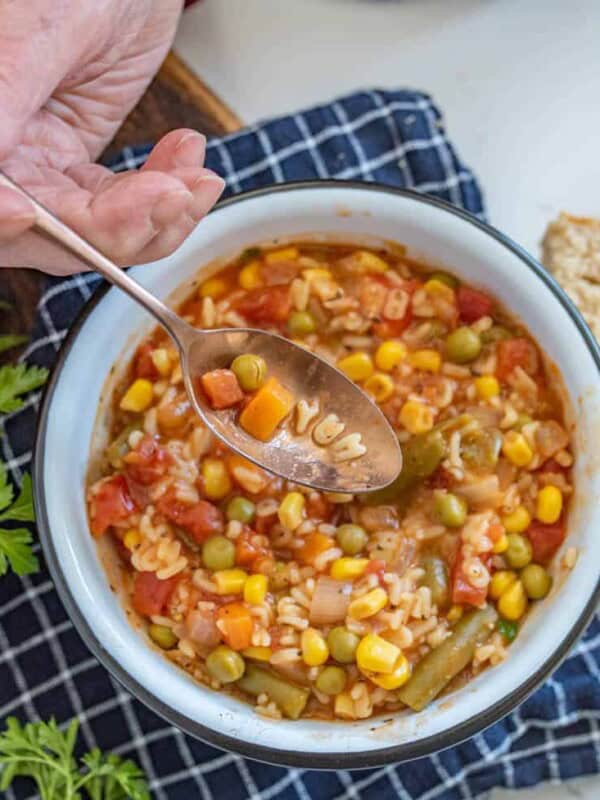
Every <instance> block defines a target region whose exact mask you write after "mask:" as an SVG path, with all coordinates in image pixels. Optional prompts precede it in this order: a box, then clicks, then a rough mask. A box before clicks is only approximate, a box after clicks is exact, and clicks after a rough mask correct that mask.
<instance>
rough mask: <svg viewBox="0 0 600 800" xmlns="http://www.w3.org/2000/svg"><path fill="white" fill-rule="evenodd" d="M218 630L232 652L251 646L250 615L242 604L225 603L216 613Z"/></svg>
mask: <svg viewBox="0 0 600 800" xmlns="http://www.w3.org/2000/svg"><path fill="white" fill-rule="evenodd" d="M217 623H218V628H219V630H220V631H221V633H222V634H223V638H224V639H225V642H226V643H227V644H228V645H229V647H231V649H232V650H245V649H246V648H247V647H250V645H251V644H252V628H253V622H252V615H251V614H250V612H249V611H248V609H247V608H246V606H245V605H243V603H227V604H226V605H224V606H221V608H220V609H219V610H218V611H217Z"/></svg>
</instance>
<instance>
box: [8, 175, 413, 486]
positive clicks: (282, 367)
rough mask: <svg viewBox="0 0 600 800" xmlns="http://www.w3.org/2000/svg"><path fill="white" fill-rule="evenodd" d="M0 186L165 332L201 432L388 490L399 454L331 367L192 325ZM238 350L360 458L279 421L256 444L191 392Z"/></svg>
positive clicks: (285, 347)
mask: <svg viewBox="0 0 600 800" xmlns="http://www.w3.org/2000/svg"><path fill="white" fill-rule="evenodd" d="M0 185H5V186H7V187H9V188H11V189H14V190H15V191H18V192H21V193H22V194H24V195H25V196H26V197H27V198H28V199H29V200H30V202H31V203H32V205H33V208H34V209H35V213H36V227H37V228H38V229H39V230H41V231H42V232H43V233H45V234H46V235H47V236H50V237H51V238H52V239H54V240H56V241H57V242H59V243H60V244H61V245H63V246H64V247H65V248H67V249H68V250H69V251H71V252H72V253H74V254H75V255H76V256H79V257H80V258H82V259H83V260H84V261H85V262H87V263H88V264H89V265H90V267H91V268H92V269H94V270H95V271H96V272H99V273H100V274H101V275H103V276H104V277H105V278H106V279H107V280H108V281H110V283H113V284H114V285H115V286H118V287H119V288H120V289H122V290H123V291H125V292H127V294H128V295H129V296H130V297H131V298H133V300H135V301H136V302H137V303H140V304H141V305H142V306H144V308H145V309H146V310H147V311H149V312H150V313H151V314H152V315H153V316H154V317H155V318H156V320H157V321H158V322H159V323H160V324H161V325H162V326H163V328H165V330H166V331H167V332H168V333H169V335H170V336H171V338H172V339H173V341H174V342H175V344H176V345H177V348H178V350H179V356H180V359H181V368H182V372H183V377H184V382H185V387H186V390H187V393H188V395H189V398H190V400H191V402H192V404H193V407H194V409H195V410H196V412H197V413H198V414H199V415H200V417H201V418H202V420H203V421H204V423H205V424H206V425H207V426H208V428H210V430H211V431H212V432H213V433H214V434H215V435H216V436H218V437H219V438H220V439H222V440H223V441H224V442H225V443H226V444H227V445H228V446H229V447H231V448H232V449H233V450H235V451H236V452H237V453H240V454H241V455H243V456H245V457H246V458H248V459H250V461H253V462H254V463H255V464H258V465H259V466H261V467H264V468H265V469H267V470H269V471H270V472H273V473H275V474H276V475H280V476H282V477H284V478H287V479H288V480H291V481H294V482H295V483H300V484H304V485H306V486H310V487H313V488H315V489H320V490H323V491H329V492H352V493H357V492H369V491H373V490H375V489H381V488H382V487H384V486H387V484H389V483H391V481H393V480H394V478H396V477H397V475H398V473H399V472H400V469H401V468H402V453H401V451H400V447H399V444H398V440H397V438H396V436H395V434H394V432H393V430H392V428H391V426H390V424H389V423H388V421H387V420H386V418H385V417H384V415H383V414H382V413H381V411H380V410H379V408H378V407H377V406H376V405H375V404H374V403H373V402H372V401H371V400H370V399H369V398H368V397H367V395H366V394H365V393H364V392H362V391H361V390H360V389H359V388H358V387H357V386H355V384H353V383H352V381H350V380H349V379H348V378H347V377H346V376H345V375H344V374H343V373H342V372H340V371H339V370H338V369H336V368H335V367H332V366H331V365H330V364H328V363H327V362H326V361H324V360H323V359H322V358H319V357H318V356H316V355H314V354H312V353H310V352H309V351H308V350H306V349H304V348H303V347H300V346H299V345H296V344H294V343H293V342H290V341H288V340H287V339H285V338H283V337H282V336H277V335H276V334H272V333H266V332H265V331H261V330H254V329H252V328H225V329H219V330H199V329H197V328H193V327H192V326H191V325H189V324H188V323H187V322H184V320H182V319H181V318H180V317H179V316H177V314H175V313H174V312H173V311H171V309H169V308H167V306H165V305H164V304H163V303H161V302H160V300H157V298H156V297H154V295H152V294H150V292H148V291H147V290H146V289H144V288H143V287H142V286H140V284H139V283H137V282H136V281H134V280H133V278H131V277H129V276H128V275H127V274H126V273H125V272H123V270H122V269H120V268H119V267H118V266H117V265H116V264H113V262H112V261H110V260H109V259H108V258H106V256H104V255H102V253H100V252H99V251H98V250H96V248H95V247H93V246H92V245H91V244H89V243H88V242H86V241H85V240H84V239H82V238H81V237H80V236H79V235H78V234H77V233H75V232H74V231H73V230H71V228H69V227H68V226H67V225H65V224H64V223H62V222H61V221H60V220H59V219H58V218H57V217H55V216H54V214H52V213H51V212H49V211H48V210H47V209H46V208H44V206H43V205H41V204H40V203H38V201H37V200H35V198H33V197H32V196H31V195H30V194H29V193H28V192H27V191H26V190H25V189H23V188H22V187H21V186H19V185H18V184H16V183H14V182H13V181H12V180H11V179H10V178H8V177H6V176H5V175H4V174H3V173H1V172H0ZM244 352H246V353H255V354H256V355H259V356H262V357H263V358H264V359H265V361H266V362H267V365H268V370H269V375H273V376H274V377H276V378H278V379H279V380H280V382H281V383H282V384H283V385H284V386H285V387H286V388H287V389H288V390H289V391H291V392H292V393H293V395H294V397H295V398H297V399H300V398H305V399H307V400H310V399H313V398H318V399H319V401H320V408H321V418H322V416H323V414H326V413H335V414H337V416H338V417H339V419H340V420H341V421H342V422H344V423H345V425H346V429H345V431H344V432H343V434H342V435H346V434H348V433H354V432H356V433H360V434H361V437H362V443H363V444H364V445H365V446H366V448H367V452H366V453H365V455H362V456H360V457H359V458H356V459H353V460H349V461H341V462H336V461H335V458H334V452H333V450H332V447H320V446H318V445H317V444H316V443H315V442H314V441H313V438H312V437H311V436H310V435H309V434H305V435H302V436H298V435H296V434H294V432H293V430H292V428H291V426H290V425H285V424H284V425H283V426H281V427H280V429H279V430H278V432H277V433H276V435H275V436H274V437H273V439H271V441H269V442H260V441H258V440H257V439H255V438H254V437H252V436H250V435H249V434H247V433H246V432H245V431H244V430H243V429H242V428H241V427H240V426H239V425H238V424H237V423H236V415H235V412H233V411H232V410H226V411H214V410H213V409H212V408H211V407H210V405H209V404H208V403H207V400H206V397H205V396H204V393H203V392H202V391H201V390H200V391H199V390H198V389H197V383H196V381H197V378H199V377H200V376H201V375H202V374H203V373H205V372H208V371H209V370H213V369H220V368H227V367H229V365H230V364H231V362H232V361H233V359H234V358H235V356H237V355H239V354H240V353H244Z"/></svg>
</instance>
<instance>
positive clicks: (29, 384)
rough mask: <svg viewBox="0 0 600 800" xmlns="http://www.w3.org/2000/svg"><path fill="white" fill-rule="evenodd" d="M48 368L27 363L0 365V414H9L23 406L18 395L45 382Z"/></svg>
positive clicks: (37, 387)
mask: <svg viewBox="0 0 600 800" xmlns="http://www.w3.org/2000/svg"><path fill="white" fill-rule="evenodd" d="M47 377H48V370H47V369H44V367H32V366H28V365H27V364H16V365H14V366H13V365H12V364H6V365H5V366H4V367H0V414H10V413H11V412H12V411H18V410H19V409H20V408H22V407H23V399H22V398H21V397H20V395H23V394H26V392H31V391H32V390H33V389H39V387H40V386H43V384H44V383H45V382H46V378H47Z"/></svg>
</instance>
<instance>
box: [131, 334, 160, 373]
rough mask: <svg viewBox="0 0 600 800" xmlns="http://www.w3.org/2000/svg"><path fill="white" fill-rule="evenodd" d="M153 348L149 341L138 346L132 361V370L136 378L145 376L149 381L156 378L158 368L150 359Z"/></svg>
mask: <svg viewBox="0 0 600 800" xmlns="http://www.w3.org/2000/svg"><path fill="white" fill-rule="evenodd" d="M153 350H154V345H152V344H151V343H150V342H146V343H145V344H141V345H140V346H139V347H138V349H137V351H136V354H135V358H134V362H133V364H134V366H133V371H134V373H135V377H136V378H147V379H148V380H150V381H155V380H157V379H158V377H159V374H158V370H157V369H156V367H155V366H154V361H152V351H153Z"/></svg>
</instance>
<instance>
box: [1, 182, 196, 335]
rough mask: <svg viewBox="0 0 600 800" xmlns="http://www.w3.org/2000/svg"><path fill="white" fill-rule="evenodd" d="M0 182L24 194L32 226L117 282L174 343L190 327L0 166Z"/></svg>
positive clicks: (185, 333) (104, 275)
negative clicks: (165, 331) (167, 333)
mask: <svg viewBox="0 0 600 800" xmlns="http://www.w3.org/2000/svg"><path fill="white" fill-rule="evenodd" d="M0 186H6V187H7V188H9V189H12V190H14V191H15V192H19V193H20V194H22V195H24V196H25V197H26V198H27V199H28V200H29V202H30V203H31V205H32V206H33V209H34V211H35V224H36V227H37V228H38V229H39V230H40V231H42V232H43V233H45V234H46V235H47V236H49V237H50V238H51V239H53V240H54V241H56V242H58V243H59V244H61V245H62V246H63V247H65V248H66V249H67V250H69V251H70V252H71V253H73V254H74V255H76V256H78V257H79V258H81V259H83V260H84V261H85V262H86V263H87V264H89V266H90V267H91V268H92V269H93V270H95V271H96V272H99V273H100V274H101V275H102V276H103V277H104V278H106V280H107V281H109V282H110V283H112V284H114V285H115V286H118V287H119V289H122V290H123V291H124V292H127V294H128V295H129V296H130V297H131V298H132V299H133V300H135V301H136V302H138V303H140V304H141V305H142V306H144V308H145V309H146V310H147V311H149V312H150V313H151V314H152V315H153V316H154V317H155V318H156V319H157V320H158V322H159V323H160V324H161V325H162V326H163V327H164V328H166V330H167V331H168V332H169V334H170V335H171V336H172V337H173V339H174V340H175V342H176V343H177V344H180V342H181V341H182V340H184V339H185V338H186V336H188V335H189V331H190V327H189V325H188V324H187V323H186V322H184V321H183V320H182V319H181V318H180V317H178V316H177V314H175V313H174V312H173V311H171V309H170V308H167V306H166V305H165V304H164V303H161V301H160V300H158V299H157V298H156V297H154V295H153V294H150V292H148V291H147V290H146V289H144V287H143V286H141V285H140V284H139V283H138V282H137V281H134V280H133V278H131V277H129V275H127V274H126V273H125V272H124V271H123V270H122V269H121V268H120V267H118V266H117V265H116V264H114V263H113V262H112V261H111V260H110V259H109V258H107V257H106V256H104V255H102V253H101V252H100V251H99V250H96V248H95V247H94V246H93V245H91V244H90V243H89V242H87V241H86V240H85V239H83V238H82V237H81V236H79V234H77V233H75V231H74V230H72V228H69V226H68V225H65V224H64V222H61V221H60V220H59V219H58V217H56V216H55V215H54V214H53V213H52V212H51V211H48V209H47V208H45V207H44V206H43V205H42V204H41V203H39V202H38V201H37V200H36V199H35V197H32V195H31V194H29V192H28V191H26V190H25V189H23V187H22V186H20V185H19V184H18V183H15V182H14V181H13V180H11V179H10V178H9V177H8V176H7V175H5V174H4V173H3V172H2V171H1V170H0Z"/></svg>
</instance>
